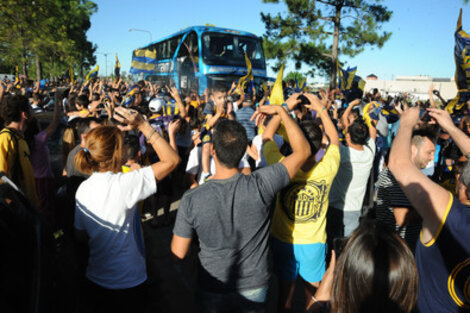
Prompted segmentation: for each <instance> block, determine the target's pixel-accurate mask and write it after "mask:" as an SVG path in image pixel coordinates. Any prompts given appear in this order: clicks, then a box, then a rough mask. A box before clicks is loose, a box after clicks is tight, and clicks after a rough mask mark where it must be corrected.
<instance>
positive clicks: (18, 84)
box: [13, 65, 21, 89]
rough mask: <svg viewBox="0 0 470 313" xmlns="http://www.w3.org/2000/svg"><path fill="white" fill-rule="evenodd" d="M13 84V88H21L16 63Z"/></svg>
mask: <svg viewBox="0 0 470 313" xmlns="http://www.w3.org/2000/svg"><path fill="white" fill-rule="evenodd" d="M13 86H15V88H17V89H20V88H21V84H20V73H19V71H18V65H17V66H15V82H14V84H13Z"/></svg>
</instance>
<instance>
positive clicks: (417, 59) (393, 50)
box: [87, 0, 470, 82]
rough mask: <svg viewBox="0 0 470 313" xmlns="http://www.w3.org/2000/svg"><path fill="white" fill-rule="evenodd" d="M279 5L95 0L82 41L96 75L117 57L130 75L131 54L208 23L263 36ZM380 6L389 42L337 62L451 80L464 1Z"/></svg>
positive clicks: (469, 16)
mask: <svg viewBox="0 0 470 313" xmlns="http://www.w3.org/2000/svg"><path fill="white" fill-rule="evenodd" d="M280 2H281V3H279V4H265V3H263V2H262V0H238V1H227V0H173V1H167V0H153V1H152V0H147V1H144V0H133V1H128V0H96V3H97V4H98V11H97V12H96V13H95V14H93V15H92V17H91V28H90V29H89V30H88V33H87V35H88V40H90V41H91V42H92V43H94V44H96V45H97V47H98V48H97V50H96V51H97V63H98V64H99V65H100V74H101V75H102V74H104V73H105V71H106V70H107V73H108V75H110V74H111V73H112V71H113V68H114V60H115V54H116V53H118V55H119V61H120V63H121V69H122V71H126V72H129V69H130V64H131V57H132V51H133V50H134V49H136V48H139V47H142V46H144V45H146V44H148V43H149V42H150V40H151V39H152V40H153V41H156V40H158V39H160V38H162V37H165V36H168V35H171V34H172V33H175V32H177V31H179V30H181V29H184V28H186V27H189V26H195V25H205V24H207V23H208V24H213V25H215V26H218V27H227V28H231V29H238V30H244V31H248V32H251V33H254V34H255V35H258V36H262V35H264V33H265V27H264V23H263V22H262V21H261V16H260V13H261V12H264V13H271V14H277V13H279V12H281V13H282V12H286V7H285V5H284V4H282V1H280ZM382 4H383V5H385V6H387V7H388V9H389V10H391V11H393V15H392V18H391V20H390V21H389V22H387V23H385V24H383V25H382V30H383V31H387V32H392V36H391V38H390V39H389V40H388V41H387V42H386V43H385V45H384V46H383V47H382V48H380V49H379V48H376V47H375V48H370V47H366V48H365V50H364V52H362V53H361V54H360V55H358V56H356V57H354V58H349V57H341V58H340V61H341V62H345V63H346V65H348V66H357V75H360V76H362V77H364V78H365V76H367V75H369V74H371V73H374V74H375V75H377V76H378V77H379V79H382V80H392V79H395V77H396V76H404V75H405V76H409V75H413V76H414V75H428V76H431V77H447V78H449V77H452V76H453V75H454V72H455V64H454V58H453V49H454V32H455V28H456V24H457V18H458V14H459V9H460V8H463V10H464V11H463V18H462V24H463V28H464V30H466V31H467V32H469V33H470V31H469V30H470V5H468V4H464V1H463V0H385V1H382ZM130 28H134V29H141V30H147V31H149V32H150V34H149V33H148V32H140V31H131V32H130V31H129V29H130ZM150 36H151V38H150ZM331 40H332V39H331ZM104 54H107V56H105V55H104ZM106 61H107V62H106ZM269 64H270V63H269V62H268V67H269ZM106 67H107V69H106ZM303 69H305V68H303ZM294 70H295V68H294V66H293V65H292V64H291V63H288V64H287V66H286V70H285V72H284V73H288V72H290V71H294ZM268 76H271V77H275V76H276V73H274V72H273V71H272V70H271V69H270V68H269V69H268ZM310 81H312V82H318V81H323V78H320V77H314V78H309V82H310Z"/></svg>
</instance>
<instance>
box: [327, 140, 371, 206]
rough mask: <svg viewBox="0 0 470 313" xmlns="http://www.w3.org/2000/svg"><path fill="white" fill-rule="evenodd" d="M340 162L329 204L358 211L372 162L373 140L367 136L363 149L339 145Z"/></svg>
mask: <svg viewBox="0 0 470 313" xmlns="http://www.w3.org/2000/svg"><path fill="white" fill-rule="evenodd" d="M340 154H341V163H340V166H339V170H338V173H337V174H336V177H335V180H334V181H333V185H332V186H331V191H330V206H331V207H333V208H335V209H338V210H343V211H360V210H361V209H362V202H363V200H364V194H365V192H366V188H367V181H368V179H369V175H370V171H371V168H372V165H373V163H374V156H375V141H374V140H373V139H372V138H369V140H368V141H367V145H365V146H364V150H362V151H360V150H356V149H353V148H350V147H347V146H343V145H340Z"/></svg>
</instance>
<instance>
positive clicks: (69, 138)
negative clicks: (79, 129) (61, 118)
mask: <svg viewBox="0 0 470 313" xmlns="http://www.w3.org/2000/svg"><path fill="white" fill-rule="evenodd" d="M76 138H77V135H76V131H75V129H74V128H73V127H72V126H67V128H66V129H65V130H64V135H63V136H62V166H63V167H65V164H66V163H67V156H68V155H69V153H70V151H72V149H73V148H75V142H76Z"/></svg>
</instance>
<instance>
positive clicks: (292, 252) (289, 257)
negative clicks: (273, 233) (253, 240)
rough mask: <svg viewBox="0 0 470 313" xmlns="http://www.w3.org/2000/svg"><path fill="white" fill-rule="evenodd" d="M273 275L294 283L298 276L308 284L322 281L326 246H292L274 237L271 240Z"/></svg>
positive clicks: (316, 244)
mask: <svg viewBox="0 0 470 313" xmlns="http://www.w3.org/2000/svg"><path fill="white" fill-rule="evenodd" d="M271 248H272V252H273V257H274V273H276V275H277V277H279V278H280V279H281V280H284V281H295V280H296V279H297V276H298V275H300V276H301V277H302V278H303V280H305V281H306V282H309V283H316V282H319V281H321V280H322V278H323V274H325V257H326V244H325V243H314V244H292V243H286V242H283V241H280V240H278V239H276V238H274V237H272V240H271Z"/></svg>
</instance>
